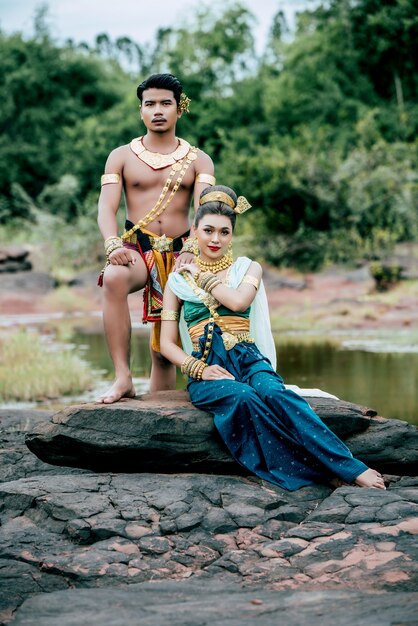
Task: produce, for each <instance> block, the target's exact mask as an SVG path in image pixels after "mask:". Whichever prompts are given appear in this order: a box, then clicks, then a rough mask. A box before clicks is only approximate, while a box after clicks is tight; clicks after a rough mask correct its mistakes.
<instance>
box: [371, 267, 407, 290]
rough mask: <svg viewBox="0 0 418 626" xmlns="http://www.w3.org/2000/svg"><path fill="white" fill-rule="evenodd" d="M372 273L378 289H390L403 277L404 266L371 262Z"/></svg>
mask: <svg viewBox="0 0 418 626" xmlns="http://www.w3.org/2000/svg"><path fill="white" fill-rule="evenodd" d="M370 274H371V275H372V276H373V278H374V280H375V284H376V290H377V291H388V289H390V288H391V287H394V286H395V285H396V284H397V283H398V282H399V281H400V279H401V277H402V268H401V267H400V266H399V265H385V264H382V263H379V262H374V263H371V264H370Z"/></svg>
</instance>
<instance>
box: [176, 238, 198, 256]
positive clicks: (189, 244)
mask: <svg viewBox="0 0 418 626" xmlns="http://www.w3.org/2000/svg"><path fill="white" fill-rule="evenodd" d="M183 252H191V253H192V254H199V246H198V245H197V239H196V237H189V238H188V239H186V241H185V242H184V243H183V247H182V249H181V250H180V252H179V254H183Z"/></svg>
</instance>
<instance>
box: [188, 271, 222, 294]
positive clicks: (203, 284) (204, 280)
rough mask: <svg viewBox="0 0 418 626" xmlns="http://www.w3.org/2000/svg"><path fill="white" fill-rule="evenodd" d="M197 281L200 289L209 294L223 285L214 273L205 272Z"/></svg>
mask: <svg viewBox="0 0 418 626" xmlns="http://www.w3.org/2000/svg"><path fill="white" fill-rule="evenodd" d="M195 281H196V284H197V286H198V287H200V288H201V289H203V290H204V291H207V292H208V293H211V292H212V290H213V289H215V287H217V286H218V285H221V284H222V281H221V279H220V278H218V277H217V276H215V274H212V272H203V274H200V276H198V277H197V279H196V278H195Z"/></svg>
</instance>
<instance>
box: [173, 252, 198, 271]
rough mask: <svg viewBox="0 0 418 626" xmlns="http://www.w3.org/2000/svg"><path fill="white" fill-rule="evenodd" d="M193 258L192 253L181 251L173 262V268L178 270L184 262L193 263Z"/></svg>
mask: <svg viewBox="0 0 418 626" xmlns="http://www.w3.org/2000/svg"><path fill="white" fill-rule="evenodd" d="M193 260H194V254H193V253H192V252H182V254H179V256H178V257H177V259H176V262H175V263H174V267H173V270H174V271H178V270H179V268H180V267H182V266H183V265H186V263H187V264H189V263H193Z"/></svg>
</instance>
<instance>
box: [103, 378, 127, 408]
mask: <svg viewBox="0 0 418 626" xmlns="http://www.w3.org/2000/svg"><path fill="white" fill-rule="evenodd" d="M134 397H135V388H134V386H133V384H132V379H131V378H126V379H123V380H122V379H119V378H117V379H116V380H115V382H114V383H113V385H112V386H111V387H110V389H108V391H106V393H104V394H103V395H102V396H100V398H99V399H98V400H97V402H100V403H102V404H113V403H114V402H118V401H119V400H121V399H122V398H134Z"/></svg>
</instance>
